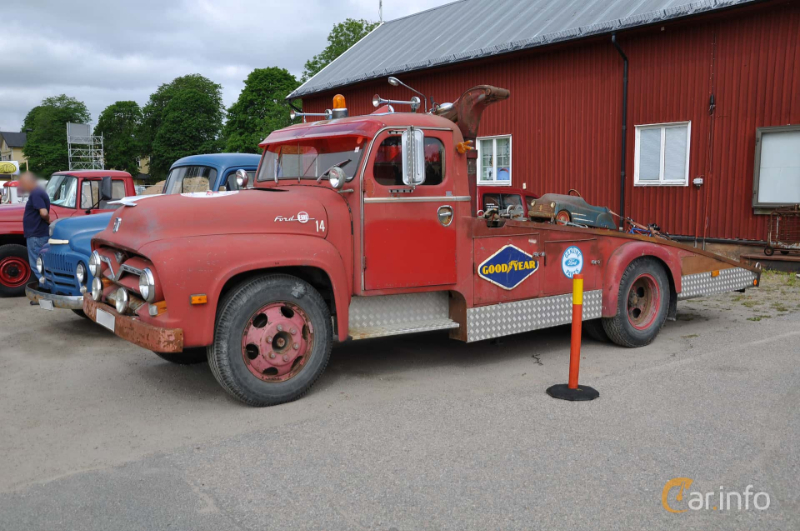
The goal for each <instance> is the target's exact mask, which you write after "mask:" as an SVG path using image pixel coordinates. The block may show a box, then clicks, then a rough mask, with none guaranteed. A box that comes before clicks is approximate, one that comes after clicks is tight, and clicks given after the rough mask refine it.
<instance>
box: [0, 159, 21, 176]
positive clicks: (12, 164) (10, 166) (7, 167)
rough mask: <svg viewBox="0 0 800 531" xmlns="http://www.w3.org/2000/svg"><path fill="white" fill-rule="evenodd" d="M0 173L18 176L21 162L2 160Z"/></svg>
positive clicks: (0, 161)
mask: <svg viewBox="0 0 800 531" xmlns="http://www.w3.org/2000/svg"><path fill="white" fill-rule="evenodd" d="M0 173H2V174H5V175H16V174H18V173H19V162H17V161H15V160H0Z"/></svg>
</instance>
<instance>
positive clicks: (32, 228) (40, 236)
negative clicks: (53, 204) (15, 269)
mask: <svg viewBox="0 0 800 531" xmlns="http://www.w3.org/2000/svg"><path fill="white" fill-rule="evenodd" d="M19 187H20V188H21V189H22V190H23V191H24V192H26V193H27V194H28V202H27V203H25V214H24V215H23V217H22V228H23V229H24V232H25V239H26V244H27V246H28V262H30V264H31V271H33V275H34V276H37V275H36V258H37V257H38V256H39V252H40V251H41V250H42V247H44V244H46V243H47V239H48V237H49V235H50V197H49V196H48V195H47V192H45V191H44V190H42V188H41V187H40V186H39V185H38V184H37V182H36V176H35V175H34V174H32V173H29V172H27V173H23V174H22V175H21V176H20V178H19Z"/></svg>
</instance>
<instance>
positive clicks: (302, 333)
mask: <svg viewBox="0 0 800 531" xmlns="http://www.w3.org/2000/svg"><path fill="white" fill-rule="evenodd" d="M313 347H314V328H313V327H312V325H311V320H310V319H309V318H308V316H307V315H306V314H305V312H303V310H301V309H300V308H299V307H298V306H297V305H295V304H292V303H290V302H272V303H270V304H267V305H266V306H264V307H262V308H261V309H259V310H258V311H257V312H256V313H254V314H253V316H252V317H251V318H250V320H249V321H248V322H247V326H245V328H244V334H243V335H242V358H244V363H245V365H247V368H248V369H249V370H250V372H251V373H253V376H255V377H256V378H258V379H259V380H263V381H265V382H285V381H286V380H289V379H290V378H293V377H294V376H296V375H297V374H298V373H299V372H300V371H302V370H303V367H305V365H306V363H308V359H309V358H310V357H311V351H312V349H313Z"/></svg>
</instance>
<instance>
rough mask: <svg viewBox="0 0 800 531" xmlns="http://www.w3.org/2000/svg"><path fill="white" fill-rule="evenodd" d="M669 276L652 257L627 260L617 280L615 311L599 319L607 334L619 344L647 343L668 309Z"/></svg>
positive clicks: (635, 345) (655, 334)
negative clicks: (601, 320) (625, 267)
mask: <svg viewBox="0 0 800 531" xmlns="http://www.w3.org/2000/svg"><path fill="white" fill-rule="evenodd" d="M669 297H670V291H669V280H668V279H667V274H666V272H665V271H664V268H663V267H662V266H661V264H660V263H659V262H657V261H656V260H655V259H653V258H639V259H637V260H634V261H633V262H631V264H630V265H629V266H628V268H627V269H626V270H625V273H623V274H622V279H621V280H620V283H619V297H618V299H617V314H616V315H615V316H614V317H611V318H604V319H603V329H604V330H605V332H606V334H607V335H608V338H609V339H610V340H611V341H613V342H614V343H616V344H617V345H620V346H623V347H643V346H645V345H647V344H649V343H651V342H652V341H653V340H654V339H655V338H656V336H657V335H658V332H659V331H660V330H661V327H662V326H664V322H665V321H666V320H667V313H668V311H669Z"/></svg>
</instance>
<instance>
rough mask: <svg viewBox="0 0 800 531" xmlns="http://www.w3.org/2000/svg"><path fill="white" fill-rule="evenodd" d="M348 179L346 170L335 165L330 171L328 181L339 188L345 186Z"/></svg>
mask: <svg viewBox="0 0 800 531" xmlns="http://www.w3.org/2000/svg"><path fill="white" fill-rule="evenodd" d="M346 179H347V175H346V174H345V173H344V170H343V169H341V168H340V167H338V166H334V167H333V168H331V169H330V171H329V172H328V182H330V183H331V186H333V187H334V188H336V189H337V190H341V189H342V186H344V182H345V180H346Z"/></svg>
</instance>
